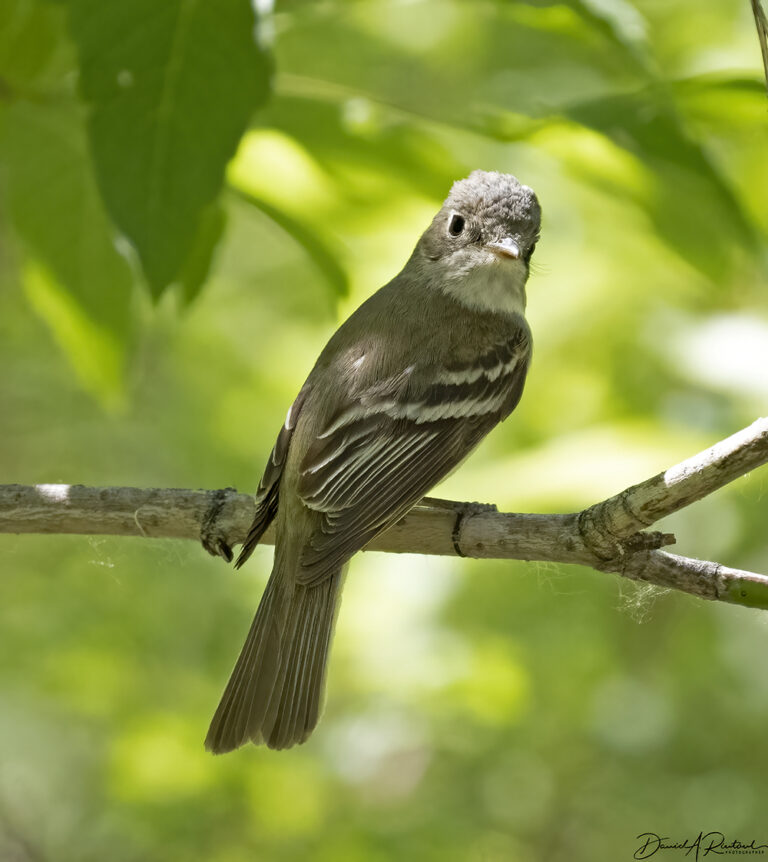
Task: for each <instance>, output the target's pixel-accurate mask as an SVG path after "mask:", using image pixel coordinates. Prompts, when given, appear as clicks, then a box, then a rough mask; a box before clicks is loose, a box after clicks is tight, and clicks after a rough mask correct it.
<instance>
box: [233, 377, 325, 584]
mask: <svg viewBox="0 0 768 862" xmlns="http://www.w3.org/2000/svg"><path fill="white" fill-rule="evenodd" d="M308 394H309V386H304V387H303V388H302V390H301V392H299V394H298V395H297V396H296V400H295V401H294V402H293V404H291V406H290V409H289V410H288V414H287V415H286V417H285V424H284V425H283V427H282V428H281V429H280V433H279V434H278V435H277V440H276V441H275V445H274V447H273V449H272V452H271V453H270V455H269V460H268V461H267V466H266V467H265V468H264V474H263V475H262V477H261V481H260V482H259V488H258V491H257V492H256V514H255V515H254V517H253V523H252V524H251V528H250V530H249V531H248V536H247V537H246V540H245V541H244V542H243V547H242V549H241V550H240V554H239V556H238V558H237V562H236V563H235V566H236V567H237V568H238V569H239V568H240V566H242V565H243V563H244V562H245V561H246V560H247V559H248V557H250V556H251V554H252V553H253V549H254V548H255V547H256V545H258V543H259V540H260V539H261V537H262V536H263V535H264V533H265V532H266V529H267V527H268V526H269V525H270V524H271V523H272V520H273V519H274V517H275V515H276V514H277V506H278V490H279V487H280V477H281V476H282V475H283V467H284V466H285V459H286V458H287V457H288V446H289V445H290V442H291V437H293V432H294V429H295V428H296V422H297V420H298V418H299V414H300V413H301V408H302V407H303V406H304V402H305V400H306V398H307V395H308Z"/></svg>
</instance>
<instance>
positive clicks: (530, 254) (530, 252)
mask: <svg viewBox="0 0 768 862" xmlns="http://www.w3.org/2000/svg"><path fill="white" fill-rule="evenodd" d="M535 249H536V243H534V244H533V245H532V246H531V247H530V248H529V249H528V251H527V252H526V253H525V255H524V257H523V259H524V260H525V262H526V263H530V260H531V258H532V257H533V252H534V251H535Z"/></svg>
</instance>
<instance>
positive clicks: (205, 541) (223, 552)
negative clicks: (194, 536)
mask: <svg viewBox="0 0 768 862" xmlns="http://www.w3.org/2000/svg"><path fill="white" fill-rule="evenodd" d="M236 490H237V489H236V488H220V489H219V490H218V491H211V492H210V495H209V496H210V503H209V504H208V508H207V509H206V511H205V514H204V515H203V517H202V518H201V519H200V541H201V542H202V545H203V547H204V548H205V550H206V551H208V553H209V554H210V555H211V556H212V557H223V558H224V559H225V560H226V561H227V562H228V563H231V562H232V557H233V554H232V548H231V547H230V545H229V542H227V539H226V536H224V534H223V533H222V532H221V529H220V527H219V515H220V513H221V509H222V507H223V506H224V503H225V502H226V500H227V495H228V494H229V492H230V491H236Z"/></svg>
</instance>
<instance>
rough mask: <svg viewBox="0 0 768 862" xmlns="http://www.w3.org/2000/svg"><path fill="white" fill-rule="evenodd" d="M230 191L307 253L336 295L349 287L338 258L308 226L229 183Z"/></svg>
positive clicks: (343, 292) (343, 293)
mask: <svg viewBox="0 0 768 862" xmlns="http://www.w3.org/2000/svg"><path fill="white" fill-rule="evenodd" d="M233 191H234V193H235V194H237V195H238V196H239V197H240V198H242V199H243V200H244V201H246V202H247V203H249V204H251V206H254V207H256V208H257V209H259V210H261V212H263V213H264V214H265V215H267V216H269V218H271V219H272V221H273V222H275V224H277V225H279V226H280V227H281V228H282V229H283V230H284V231H285V232H286V233H287V234H289V235H290V236H292V237H293V238H294V239H295V240H296V242H297V243H298V244H299V245H300V246H301V247H302V248H303V249H304V251H305V252H306V253H307V254H308V255H309V257H310V258H311V260H312V261H313V262H314V264H315V265H316V266H317V268H318V269H319V270H320V272H321V273H322V274H323V275H324V276H325V278H326V279H327V281H328V284H329V285H330V287H331V288H332V289H333V291H334V293H335V294H336V295H337V296H345V295H346V293H347V289H348V287H349V280H348V278H347V273H346V271H345V270H344V268H343V267H342V266H341V264H340V263H339V261H338V256H337V255H336V254H334V252H333V250H332V249H331V248H330V247H329V246H328V245H327V244H326V242H325V241H324V240H323V238H322V237H321V236H320V235H319V234H318V233H317V232H316V231H314V230H313V229H312V228H311V227H310V226H309V225H307V224H304V223H302V222H301V221H299V220H298V219H297V218H294V217H293V216H291V215H289V214H288V213H286V212H284V211H283V210H281V209H279V208H278V207H276V206H274V205H273V204H271V203H268V202H267V201H265V200H263V199H261V198H259V197H257V196H256V195H253V194H250V193H249V192H247V191H244V190H243V189H239V188H237V187H235V186H233Z"/></svg>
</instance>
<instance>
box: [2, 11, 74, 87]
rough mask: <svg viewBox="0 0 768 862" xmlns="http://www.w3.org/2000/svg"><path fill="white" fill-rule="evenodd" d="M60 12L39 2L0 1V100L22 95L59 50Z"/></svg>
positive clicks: (61, 27)
mask: <svg viewBox="0 0 768 862" xmlns="http://www.w3.org/2000/svg"><path fill="white" fill-rule="evenodd" d="M63 18H64V15H63V12H62V10H61V9H59V8H57V7H56V6H55V5H52V4H51V3H45V2H42V0H0V97H2V94H3V91H6V93H7V95H8V96H13V95H16V94H17V91H18V90H22V94H24V91H25V90H26V88H27V86H28V85H29V84H30V83H31V82H36V81H38V79H39V78H40V77H41V76H42V75H44V74H45V72H46V70H47V69H48V67H49V65H50V63H51V60H52V58H53V57H54V56H55V55H57V54H59V53H60V52H61V49H62V45H61V41H62V32H63Z"/></svg>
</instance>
